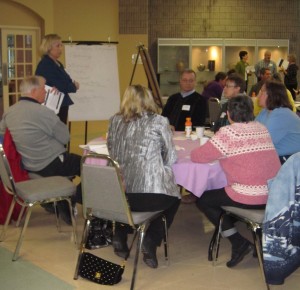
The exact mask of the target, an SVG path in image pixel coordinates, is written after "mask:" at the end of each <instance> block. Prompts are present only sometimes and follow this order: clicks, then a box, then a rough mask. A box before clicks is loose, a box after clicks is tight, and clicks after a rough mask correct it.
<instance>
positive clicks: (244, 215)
mask: <svg viewBox="0 0 300 290" xmlns="http://www.w3.org/2000/svg"><path fill="white" fill-rule="evenodd" d="M222 209H223V210H224V213H223V214H222V215H221V216H220V219H219V225H218V227H217V228H216V230H215V232H214V234H213V237H212V239H211V242H210V245H209V251H208V260H210V261H213V265H215V264H216V261H217V259H218V255H219V247H220V240H221V232H222V224H223V220H224V217H225V216H226V215H230V216H232V217H233V218H235V219H236V220H238V221H241V222H243V223H245V224H246V225H247V227H248V229H250V230H251V234H252V237H253V241H254V245H255V249H256V252H257V258H258V262H259V267H260V270H261V275H262V277H263V279H264V282H265V283H266V277H265V272H264V266H263V252H262V241H261V237H262V223H263V219H264V214H265V210H264V209H242V208H237V207H231V206H222ZM253 213H255V216H256V218H255V220H254V219H252V218H251V217H252V216H253ZM266 288H267V290H269V289H270V288H269V285H268V284H267V283H266Z"/></svg>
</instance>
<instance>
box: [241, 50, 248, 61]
mask: <svg viewBox="0 0 300 290" xmlns="http://www.w3.org/2000/svg"><path fill="white" fill-rule="evenodd" d="M247 54H248V52H247V51H246V50H241V51H240V53H239V56H240V59H243V57H244V56H245V55H247Z"/></svg>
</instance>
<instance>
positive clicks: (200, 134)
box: [196, 127, 204, 138]
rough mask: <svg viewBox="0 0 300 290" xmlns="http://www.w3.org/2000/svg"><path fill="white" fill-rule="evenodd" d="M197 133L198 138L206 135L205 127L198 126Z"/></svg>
mask: <svg viewBox="0 0 300 290" xmlns="http://www.w3.org/2000/svg"><path fill="white" fill-rule="evenodd" d="M196 135H197V137H198V138H202V137H203V136H204V127H196Z"/></svg>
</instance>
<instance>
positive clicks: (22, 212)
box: [16, 205, 26, 227]
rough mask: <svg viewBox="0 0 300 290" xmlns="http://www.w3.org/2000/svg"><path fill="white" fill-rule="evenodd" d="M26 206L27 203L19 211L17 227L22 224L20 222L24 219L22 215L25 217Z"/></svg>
mask: <svg viewBox="0 0 300 290" xmlns="http://www.w3.org/2000/svg"><path fill="white" fill-rule="evenodd" d="M25 208H26V206H25V205H23V206H22V208H21V211H20V213H19V216H18V220H17V223H16V227H19V225H20V222H21V219H22V217H23V214H24V211H25Z"/></svg>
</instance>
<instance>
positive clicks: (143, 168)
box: [107, 85, 180, 268]
mask: <svg viewBox="0 0 300 290" xmlns="http://www.w3.org/2000/svg"><path fill="white" fill-rule="evenodd" d="M107 145H108V150H109V154H110V156H111V157H112V158H113V159H115V160H116V161H118V163H119V164H120V167H121V171H122V174H123V176H124V182H125V188H126V195H127V198H128V202H129V204H130V208H131V209H132V210H133V211H159V210H163V211H164V215H165V216H166V219H167V225H168V227H170V225H171V223H172V221H173V219H174V216H175V214H176V212H177V209H178V206H179V204H180V192H179V189H178V186H177V185H176V183H175V179H174V174H173V172H172V168H171V166H172V164H173V163H175V162H176V158H177V156H176V151H175V147H174V144H173V142H172V132H171V129H170V126H169V122H168V119H167V118H165V117H162V116H160V115H159V114H158V107H157V105H156V104H155V102H154V99H153V96H152V94H151V92H150V91H149V90H148V89H146V88H144V87H142V86H141V85H134V86H129V87H128V88H127V89H126V91H125V93H124V96H123V100H122V103H121V109H120V112H119V113H117V114H116V115H114V116H113V117H112V118H111V119H110V124H109V131H108V138H107ZM128 233H129V229H128V228H127V227H124V226H122V225H117V226H116V230H115V235H114V237H113V246H114V251H115V253H116V254H117V255H118V256H121V257H125V256H126V254H127V253H128V246H127V234H128ZM163 234H164V231H163V224H162V221H161V219H157V220H154V221H152V223H151V224H150V226H149V228H148V230H147V233H146V236H145V239H144V242H143V246H142V249H143V254H144V262H145V263H146V264H147V265H148V266H149V267H151V268H157V266H158V263H157V258H156V248H157V246H160V244H161V241H162V238H163Z"/></svg>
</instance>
